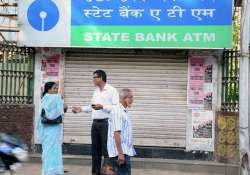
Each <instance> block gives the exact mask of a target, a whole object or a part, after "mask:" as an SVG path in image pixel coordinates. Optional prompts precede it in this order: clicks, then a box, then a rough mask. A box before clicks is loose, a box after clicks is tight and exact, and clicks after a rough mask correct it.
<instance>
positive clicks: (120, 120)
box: [107, 104, 136, 157]
mask: <svg viewBox="0 0 250 175" xmlns="http://www.w3.org/2000/svg"><path fill="white" fill-rule="evenodd" d="M116 131H120V133H121V146H122V151H123V154H126V155H128V156H134V155H135V154H136V152H135V149H134V145H133V134H132V123H131V119H130V116H129V113H128V110H127V109H126V108H124V106H123V105H122V104H119V105H117V106H116V107H115V108H113V110H112V112H111V118H110V119H109V130H108V143H107V147H108V154H109V157H116V156H118V151H117V147H116V143H115V138H114V133H115V132H116Z"/></svg>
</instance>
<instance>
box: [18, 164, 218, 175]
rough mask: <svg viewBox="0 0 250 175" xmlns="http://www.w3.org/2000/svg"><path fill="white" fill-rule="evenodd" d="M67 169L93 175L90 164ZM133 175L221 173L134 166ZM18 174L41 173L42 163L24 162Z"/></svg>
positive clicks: (74, 174) (78, 174)
mask: <svg viewBox="0 0 250 175" xmlns="http://www.w3.org/2000/svg"><path fill="white" fill-rule="evenodd" d="M64 168H65V170H67V171H68V173H66V174H65V175H91V173H90V172H91V170H90V169H91V167H90V166H80V165H65V167H64ZM132 174H133V175H221V173H207V172H204V173H202V172H196V173H194V172H183V171H179V170H160V169H158V170H157V169H147V168H145V169H140V168H133V169H132ZM16 175H41V164H38V163H29V164H23V165H22V167H21V168H20V169H18V171H17V172H16Z"/></svg>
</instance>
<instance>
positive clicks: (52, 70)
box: [46, 54, 60, 77]
mask: <svg viewBox="0 0 250 175" xmlns="http://www.w3.org/2000/svg"><path fill="white" fill-rule="evenodd" d="M59 61H60V55H59V54H55V55H52V56H51V57H49V58H47V60H46V74H47V75H48V76H55V77H57V76H58V74H59Z"/></svg>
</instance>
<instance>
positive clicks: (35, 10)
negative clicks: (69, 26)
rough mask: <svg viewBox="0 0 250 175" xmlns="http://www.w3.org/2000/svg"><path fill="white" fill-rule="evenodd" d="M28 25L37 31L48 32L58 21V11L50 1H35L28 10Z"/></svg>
mask: <svg viewBox="0 0 250 175" xmlns="http://www.w3.org/2000/svg"><path fill="white" fill-rule="evenodd" d="M27 17H28V21H29V24H30V25H31V26H32V27H33V28H34V29H36V30H38V31H43V32H44V31H49V30H51V29H53V28H54V27H55V26H56V24H57V23H58V21H59V10H58V7H57V6H56V4H55V3H54V2H53V1H52V0H35V1H34V2H32V3H31V5H30V6H29V8H28V12H27Z"/></svg>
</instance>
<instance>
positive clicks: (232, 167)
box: [30, 154, 239, 175]
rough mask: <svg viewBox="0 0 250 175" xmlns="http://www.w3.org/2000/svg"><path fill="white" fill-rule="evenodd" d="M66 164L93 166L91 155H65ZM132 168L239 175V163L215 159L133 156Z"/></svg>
mask: <svg viewBox="0 0 250 175" xmlns="http://www.w3.org/2000/svg"><path fill="white" fill-rule="evenodd" d="M63 158H64V164H68V165H81V166H91V156H82V155H81V156H79V155H64V156H63ZM30 162H32V163H41V155H40V154H31V155H30ZM131 164H132V168H136V169H148V170H162V171H164V170H166V171H178V172H188V173H190V174H206V173H207V174H211V175H239V165H237V164H225V163H218V162H214V161H194V160H176V159H158V158H157V159H155V158H132V159H131Z"/></svg>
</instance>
